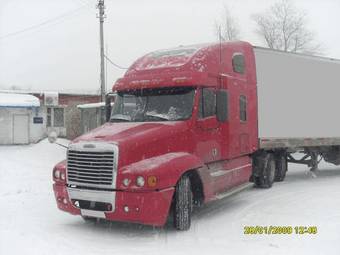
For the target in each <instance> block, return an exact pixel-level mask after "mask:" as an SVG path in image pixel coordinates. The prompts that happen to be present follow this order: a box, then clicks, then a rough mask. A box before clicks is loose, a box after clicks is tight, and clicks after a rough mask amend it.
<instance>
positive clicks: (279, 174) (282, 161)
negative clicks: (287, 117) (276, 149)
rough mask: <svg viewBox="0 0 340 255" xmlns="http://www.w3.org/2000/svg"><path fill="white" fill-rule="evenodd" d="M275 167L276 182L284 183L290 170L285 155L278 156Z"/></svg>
mask: <svg viewBox="0 0 340 255" xmlns="http://www.w3.org/2000/svg"><path fill="white" fill-rule="evenodd" d="M275 165H276V170H275V181H276V182H282V181H283V180H284V179H285V177H286V173H287V170H288V162H287V157H286V154H285V153H280V154H279V155H277V156H276V158H275Z"/></svg>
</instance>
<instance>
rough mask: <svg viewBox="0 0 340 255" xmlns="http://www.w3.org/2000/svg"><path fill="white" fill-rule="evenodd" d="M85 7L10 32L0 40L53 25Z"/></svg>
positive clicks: (0, 37)
mask: <svg viewBox="0 0 340 255" xmlns="http://www.w3.org/2000/svg"><path fill="white" fill-rule="evenodd" d="M87 6H88V4H86V5H82V6H81V7H79V8H77V9H74V10H71V11H68V12H65V13H64V14H62V15H59V16H57V17H54V18H51V19H48V20H45V21H44V22H41V23H39V24H36V25H33V26H30V27H27V28H24V29H21V30H18V31H16V32H12V33H9V34H6V35H2V36H0V40H3V39H5V38H8V37H13V36H16V35H19V34H22V33H26V32H29V31H31V30H35V29H38V28H40V27H43V26H47V25H50V24H51V23H54V22H56V21H58V20H61V19H64V18H67V17H68V16H71V15H73V14H74V13H76V12H79V11H80V10H82V9H83V8H85V7H87Z"/></svg>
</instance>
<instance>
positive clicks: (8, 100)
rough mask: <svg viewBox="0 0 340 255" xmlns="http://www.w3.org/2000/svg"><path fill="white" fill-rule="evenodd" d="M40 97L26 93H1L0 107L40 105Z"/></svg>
mask: <svg viewBox="0 0 340 255" xmlns="http://www.w3.org/2000/svg"><path fill="white" fill-rule="evenodd" d="M39 106H40V101H39V98H37V97H35V96H31V95H26V94H11V93H0V107H15V108H17V107H23V108H25V107H39Z"/></svg>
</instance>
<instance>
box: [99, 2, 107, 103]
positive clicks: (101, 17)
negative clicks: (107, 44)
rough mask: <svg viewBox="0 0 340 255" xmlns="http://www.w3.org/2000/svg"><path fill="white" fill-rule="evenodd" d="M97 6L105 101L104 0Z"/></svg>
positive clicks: (102, 84) (101, 84)
mask: <svg viewBox="0 0 340 255" xmlns="http://www.w3.org/2000/svg"><path fill="white" fill-rule="evenodd" d="M97 8H98V10H99V15H98V16H97V17H98V18H99V33H100V95H101V101H102V102H104V101H105V93H106V89H105V62H104V28H103V26H104V19H105V5H104V0H98V5H97Z"/></svg>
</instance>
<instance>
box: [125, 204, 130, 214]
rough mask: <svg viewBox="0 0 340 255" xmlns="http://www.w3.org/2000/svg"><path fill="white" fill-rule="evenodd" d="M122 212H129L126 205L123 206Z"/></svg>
mask: <svg viewBox="0 0 340 255" xmlns="http://www.w3.org/2000/svg"><path fill="white" fill-rule="evenodd" d="M124 212H126V213H128V212H129V207H128V206H127V205H126V206H124Z"/></svg>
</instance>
